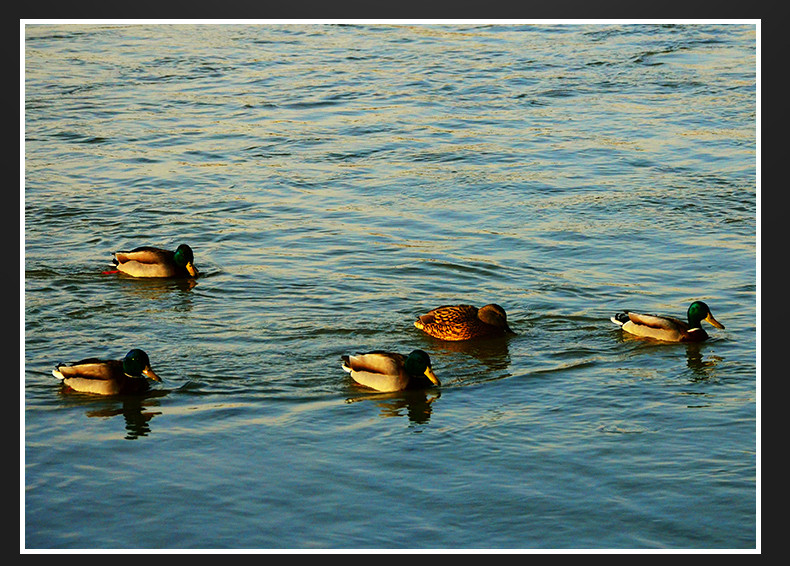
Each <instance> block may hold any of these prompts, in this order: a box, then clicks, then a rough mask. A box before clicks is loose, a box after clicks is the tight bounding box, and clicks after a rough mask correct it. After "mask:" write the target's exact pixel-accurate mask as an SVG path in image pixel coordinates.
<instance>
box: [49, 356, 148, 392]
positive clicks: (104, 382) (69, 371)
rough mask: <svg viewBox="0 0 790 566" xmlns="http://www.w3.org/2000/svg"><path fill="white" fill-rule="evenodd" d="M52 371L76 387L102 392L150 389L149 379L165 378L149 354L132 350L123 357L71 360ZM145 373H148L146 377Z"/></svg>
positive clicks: (87, 390)
mask: <svg viewBox="0 0 790 566" xmlns="http://www.w3.org/2000/svg"><path fill="white" fill-rule="evenodd" d="M52 375H54V376H55V377H57V378H58V379H60V380H62V382H63V384H64V385H65V386H67V387H70V388H71V389H73V390H75V391H81V392H83V393H97V394H99V395H127V394H135V393H144V392H146V391H148V388H149V386H148V381H147V380H146V379H145V377H148V378H150V379H153V380H154V381H162V379H161V378H160V377H159V376H158V375H156V374H155V373H154V371H153V370H152V369H151V362H150V361H149V359H148V354H146V353H145V352H143V351H142V350H139V349H136V348H135V349H134V350H131V351H130V352H129V353H128V354H126V357H125V358H124V359H123V360H100V359H98V358H87V359H85V360H80V361H79V362H74V363H70V364H58V365H57V367H56V368H55V369H54V370H52ZM143 376H145V377H143Z"/></svg>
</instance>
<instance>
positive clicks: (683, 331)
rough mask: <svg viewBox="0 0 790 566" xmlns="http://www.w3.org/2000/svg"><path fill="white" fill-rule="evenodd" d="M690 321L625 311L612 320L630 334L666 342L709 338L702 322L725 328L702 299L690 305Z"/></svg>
mask: <svg viewBox="0 0 790 566" xmlns="http://www.w3.org/2000/svg"><path fill="white" fill-rule="evenodd" d="M687 317H688V322H684V321H682V320H680V319H677V318H672V317H668V316H655V315H650V314H639V313H635V312H631V311H623V312H619V313H617V314H615V315H614V316H613V317H611V319H610V320H611V321H612V322H614V323H615V324H617V325H618V326H620V327H622V329H623V330H624V331H626V332H628V333H629V334H634V335H635V336H640V337H643V338H653V339H656V340H663V341H665V342H701V341H703V340H706V339H707V338H708V333H707V332H705V329H704V328H702V326H701V322H702V321H703V320H704V321H707V322H709V323H710V324H712V325H713V326H715V327H716V328H724V325H723V324H721V323H720V322H719V321H718V320H716V319H715V318H713V314H712V313H711V312H710V308H709V307H708V305H707V304H705V303H704V302H702V301H694V302H693V303H691V305H689V309H688V313H687Z"/></svg>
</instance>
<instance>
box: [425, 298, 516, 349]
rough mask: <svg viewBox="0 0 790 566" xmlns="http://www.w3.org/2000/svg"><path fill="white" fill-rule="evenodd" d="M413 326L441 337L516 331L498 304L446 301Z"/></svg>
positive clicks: (452, 338)
mask: <svg viewBox="0 0 790 566" xmlns="http://www.w3.org/2000/svg"><path fill="white" fill-rule="evenodd" d="M414 326H416V327H417V328H419V329H420V330H422V331H423V332H425V333H427V334H430V335H431V336H433V337H434V338H439V339H441V340H452V341H460V340H471V339H473V338H488V337H492V336H502V335H506V334H515V332H513V330H511V328H510V326H508V324H507V313H505V309H503V308H502V307H500V306H499V305H497V304H493V303H492V304H490V305H485V306H484V307H481V308H479V309H478V308H476V307H473V306H472V305H445V306H441V307H438V308H435V309H433V310H431V311H428V312H427V313H426V314H424V315H422V316H420V317H418V318H417V320H415V321H414Z"/></svg>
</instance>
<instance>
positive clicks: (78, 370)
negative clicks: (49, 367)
mask: <svg viewBox="0 0 790 566" xmlns="http://www.w3.org/2000/svg"><path fill="white" fill-rule="evenodd" d="M52 373H53V374H54V375H55V377H57V378H59V379H68V378H74V377H81V378H84V379H100V380H101V379H113V378H115V377H116V376H117V375H118V374H119V373H120V374H123V363H122V362H120V361H119V360H100V359H98V358H87V359H84V360H80V361H79V362H74V363H71V364H58V365H57V367H56V368H55V371H53V372H52Z"/></svg>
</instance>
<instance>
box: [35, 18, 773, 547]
mask: <svg viewBox="0 0 790 566" xmlns="http://www.w3.org/2000/svg"><path fill="white" fill-rule="evenodd" d="M756 37H757V36H756V28H755V25H735V24H727V25H713V24H696V25H679V26H655V25H603V24H596V25H482V24H481V25H471V24H468V25H392V26H390V25H351V26H337V25H99V24H95V25H48V24H47V25H27V26H25V28H24V45H25V59H24V60H25V68H24V71H25V76H24V87H25V187H24V217H23V221H24V235H25V247H24V252H25V258H24V264H25V265H24V269H25V272H24V288H25V296H24V298H25V304H24V317H25V319H24V322H25V336H24V386H25V388H24V400H23V402H24V427H25V433H24V458H25V461H24V484H25V489H24V509H23V511H24V517H23V527H24V543H23V544H24V546H25V547H26V548H28V549H49V548H64V549H68V548H103V549H108V548H143V549H148V548H163V549H167V548H187V549H188V548H242V549H253V548H294V549H307V548H395V549H404V548H421V549H428V548H487V549H490V548H510V549H515V548H532V549H543V548H755V547H756V545H757V541H758V537H757V531H756V528H757V521H756V512H757V505H756V501H757V494H756V491H757V490H756V485H757V465H756V457H757V449H756V402H757V391H758V389H757V375H756V324H755V316H756V312H755V310H756V309H755V307H756V211H757V205H756V200H757V198H756V197H757V186H756V183H757V180H756V62H755V57H756ZM181 242H187V243H189V244H190V245H191V246H192V247H193V249H194V250H195V254H196V263H197V265H198V267H199V269H200V270H201V271H202V276H201V277H200V278H199V279H197V281H196V282H194V283H187V282H183V281H145V280H134V279H131V278H125V277H122V276H120V277H119V276H118V275H115V274H107V273H103V271H105V270H106V269H107V265H108V264H109V260H110V253H111V252H113V251H116V250H119V249H124V248H129V247H132V246H136V245H141V244H152V245H159V246H163V247H168V248H175V247H176V246H177V245H178V244H179V243H181ZM694 299H702V300H704V301H706V302H707V303H708V304H709V305H710V306H711V309H712V311H713V313H714V314H715V316H716V318H717V319H718V320H720V321H721V322H722V323H723V324H724V325H725V326H726V329H724V330H717V329H713V328H711V329H710V332H709V333H710V334H711V339H710V340H709V341H707V342H705V343H703V344H696V345H669V344H656V343H647V342H643V341H639V340H633V339H629V338H626V337H623V336H621V333H620V331H619V330H617V328H616V327H615V326H614V325H612V323H611V322H610V321H609V316H611V315H612V314H613V313H614V312H615V311H616V310H618V309H622V308H627V309H635V310H644V311H647V312H661V313H667V314H674V315H684V313H685V311H686V309H687V307H688V304H689V303H690V302H691V301H692V300H694ZM459 302H464V303H471V304H476V305H478V306H481V305H483V304H486V303H490V302H497V303H499V304H501V305H502V306H503V307H504V308H505V309H506V310H507V312H508V315H509V320H510V323H511V326H512V327H513V328H514V329H515V330H516V331H517V332H518V335H517V336H514V337H511V338H508V339H504V340H493V341H485V342H479V343H469V344H466V343H456V344H451V343H442V342H440V341H437V340H435V339H433V338H430V337H428V336H426V335H424V334H422V333H420V331H418V330H417V329H416V328H414V327H413V326H412V321H413V320H414V318H415V317H416V316H417V315H419V314H421V313H423V312H425V311H427V310H429V309H430V308H433V307H436V306H439V305H441V304H448V303H459ZM132 347H139V348H143V349H144V350H146V351H147V352H148V353H149V355H150V357H151V359H152V363H153V367H154V369H155V370H156V371H157V372H158V373H159V375H160V376H162V377H163V378H164V382H163V383H162V384H161V385H157V386H156V388H155V391H154V393H152V394H151V395H149V396H147V397H145V398H142V399H139V398H138V399H135V398H94V397H91V396H88V395H81V394H74V393H66V392H63V391H61V390H60V387H59V384H58V383H57V380H55V379H54V378H53V377H52V375H51V370H52V368H53V366H54V365H55V364H56V363H58V362H61V361H73V360H77V359H80V358H84V357H88V356H102V357H104V356H107V357H118V358H120V357H123V355H124V354H125V353H126V352H127V351H128V350H129V349H130V348H132ZM375 348H384V349H393V350H398V351H403V352H408V351H410V350H411V349H414V348H422V349H424V350H426V351H428V352H429V353H430V354H431V358H432V361H433V366H434V370H435V372H436V374H437V375H438V376H439V378H440V379H441V381H442V387H441V388H440V389H438V390H433V391H428V392H417V393H411V394H386V395H384V394H370V393H365V392H363V391H361V390H360V389H359V388H357V387H355V386H353V385H352V384H351V382H350V381H349V378H348V376H347V374H345V373H344V372H343V371H342V369H341V368H340V362H339V357H340V356H341V355H342V354H346V353H353V352H356V351H364V350H368V349H375Z"/></svg>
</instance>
